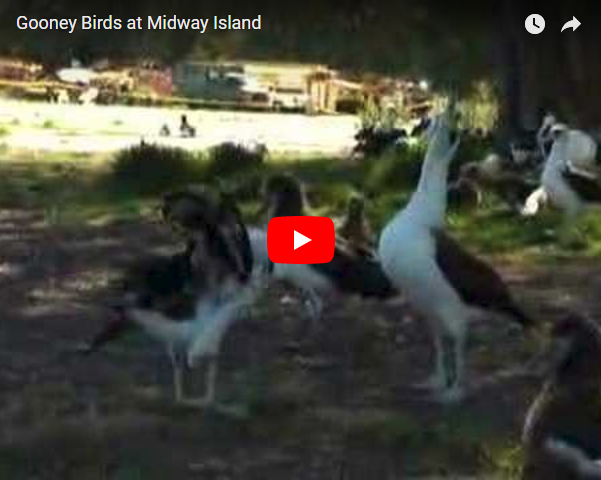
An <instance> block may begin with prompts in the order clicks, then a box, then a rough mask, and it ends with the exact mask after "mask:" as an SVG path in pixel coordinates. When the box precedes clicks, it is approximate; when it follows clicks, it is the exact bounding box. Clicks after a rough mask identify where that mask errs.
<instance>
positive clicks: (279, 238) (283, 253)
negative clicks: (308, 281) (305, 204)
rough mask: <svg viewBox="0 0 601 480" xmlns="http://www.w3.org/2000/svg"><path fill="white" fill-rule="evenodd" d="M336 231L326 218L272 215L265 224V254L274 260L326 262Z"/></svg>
mask: <svg viewBox="0 0 601 480" xmlns="http://www.w3.org/2000/svg"><path fill="white" fill-rule="evenodd" d="M335 240H336V234H335V232H334V222H333V221H332V219H331V218H328V217H308V216H303V217H275V218H272V219H271V220H270V222H269V225H268V226H267V253H268V254H269V260H271V261H272V262H274V263H328V262H331V261H332V258H334V246H335Z"/></svg>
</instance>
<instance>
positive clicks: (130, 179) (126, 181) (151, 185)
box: [107, 143, 203, 195]
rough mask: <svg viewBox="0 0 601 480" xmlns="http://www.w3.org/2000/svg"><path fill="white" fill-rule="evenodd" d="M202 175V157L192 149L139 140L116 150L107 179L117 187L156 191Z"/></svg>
mask: <svg viewBox="0 0 601 480" xmlns="http://www.w3.org/2000/svg"><path fill="white" fill-rule="evenodd" d="M202 178H203V175H202V165H201V161H200V160H199V158H198V157H197V156H195V155H193V154H191V153H190V152H188V151H186V150H183V149H181V148H172V147H164V146H158V145H152V144H147V143H140V144H139V145H136V146H133V147H130V148H127V149H125V150H121V151H120V152H118V153H117V155H116V156H115V160H114V162H113V163H112V165H111V169H110V173H109V175H108V178H107V183H108V185H109V186H110V187H112V188H114V189H115V190H117V191H128V192H132V193H136V194H140V195H153V194H160V193H163V192H165V191H166V190H169V189H172V188H178V187H181V186H183V185H186V184H188V183H195V182H198V181H199V180H201V179H202Z"/></svg>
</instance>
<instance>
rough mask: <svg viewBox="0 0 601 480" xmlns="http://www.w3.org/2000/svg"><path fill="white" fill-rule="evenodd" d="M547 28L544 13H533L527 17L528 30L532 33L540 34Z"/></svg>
mask: <svg viewBox="0 0 601 480" xmlns="http://www.w3.org/2000/svg"><path fill="white" fill-rule="evenodd" d="M544 29H545V19H544V18H543V16H542V15H538V14H536V13H533V14H532V15H528V16H527V17H526V31H527V32H528V33H531V34H532V35H538V34H539V33H541V32H542V31H543V30H544Z"/></svg>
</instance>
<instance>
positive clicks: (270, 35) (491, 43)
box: [0, 0, 601, 125]
mask: <svg viewBox="0 0 601 480" xmlns="http://www.w3.org/2000/svg"><path fill="white" fill-rule="evenodd" d="M599 10H601V6H600V5H599V4H598V2H596V1H594V0H574V1H571V2H548V1H542V0H535V1H531V2H522V1H520V0H490V1H486V0H480V1H475V0H472V1H467V0H463V1H459V0H457V1H444V0H386V1H385V0H379V1H378V0H371V1H370V0H356V1H353V2H347V1H344V2H343V1H342V0H331V1H329V2H327V1H323V0H322V1H320V0H304V1H300V2H284V1H282V0H277V1H276V0H253V1H246V2H239V1H235V0H219V1H218V0H204V1H202V2H190V1H188V0H171V1H169V2H165V1H159V0H132V1H125V2H124V1H122V0H119V1H116V0H108V1H103V2H100V1H99V0H94V2H81V1H80V0H62V1H60V0H54V1H53V0H30V1H29V2H15V1H14V0H0V19H1V22H0V50H3V51H4V53H6V52H12V53H17V54H21V55H27V56H31V57H35V58H38V59H43V60H44V61H45V62H46V63H48V62H57V63H60V62H65V61H66V60H68V58H69V57H70V56H76V57H78V58H81V59H83V60H89V59H93V58H96V57H101V56H110V57H112V58H114V59H116V58H125V59H132V58H136V59H139V58H153V59H157V60H163V61H167V62H173V61H175V60H177V59H178V58H181V57H184V56H186V55H188V54H191V53H192V54H194V55H195V56H197V57H200V58H210V59H217V58H234V57H235V58H258V59H260V58H270V59H274V58H277V59H284V60H295V61H296V60H303V61H319V62H325V63H328V64H331V65H333V66H336V67H343V68H347V69H351V70H362V71H366V70H367V71H378V72H384V73H409V74H412V75H425V76H427V77H428V78H429V79H430V80H433V81H434V82H435V83H436V82H439V83H448V82H450V81H451V82H453V83H456V84H461V85H463V86H469V85H470V83H471V81H472V80H480V79H482V78H489V79H491V78H492V79H495V80H496V81H497V83H498V86H499V87H501V91H502V92H504V94H505V95H504V96H503V98H504V100H505V101H506V104H505V116H504V117H505V119H507V120H508V121H509V123H510V124H519V123H522V124H523V123H526V124H528V123H535V117H536V115H537V113H538V110H540V109H541V108H544V107H547V108H549V107H550V108H554V109H555V110H559V111H560V113H561V114H563V115H564V116H565V117H568V118H567V119H569V120H573V121H576V123H580V124H582V125H599V124H601V95H597V89H598V85H601V66H600V65H601V64H600V63H599V62H598V59H599V58H601V42H600V41H599V40H600V38H599V37H600V35H599V33H597V32H598V30H599V29H598V28H597V24H598V21H597V20H598V19H600V18H601V15H600V14H599ZM533 12H538V13H540V14H542V15H543V16H544V17H545V19H546V21H547V28H546V30H545V32H543V34H541V35H537V36H533V35H529V34H527V33H526V31H525V29H524V19H525V18H526V16H527V15H529V14H531V13H533ZM21 14H22V15H28V16H32V17H37V18H41V17H44V16H46V17H77V16H81V15H92V14H96V15H98V16H103V15H104V16H107V15H108V14H112V15H114V16H116V17H119V18H129V17H137V16H142V17H143V19H144V20H145V19H146V16H148V15H161V14H166V15H173V14H177V15H178V16H181V17H211V16H213V15H227V14H232V15H235V16H240V17H254V16H256V15H258V14H261V15H262V20H263V21H262V30H261V31H260V32H257V31H250V32H248V31H243V32H240V31H238V32H232V31H229V32H226V31H218V32H210V33H209V34H206V33H205V34H203V35H200V34H198V33H190V32H185V31H148V30H143V31H127V30H121V31H115V32H110V33H104V32H98V31H81V30H77V32H76V33H73V34H68V33H65V32H43V33H42V32H39V31H38V32H30V31H19V30H18V29H17V28H16V26H15V19H16V17H17V16H18V15H21ZM573 15H575V16H576V17H577V18H578V19H579V20H580V21H582V22H583V26H582V27H581V28H580V29H579V30H577V31H576V32H564V33H563V34H561V33H560V28H561V25H563V23H564V22H565V21H567V20H569V19H570V18H571V17H572V16H573Z"/></svg>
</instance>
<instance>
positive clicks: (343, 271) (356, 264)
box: [311, 243, 397, 298]
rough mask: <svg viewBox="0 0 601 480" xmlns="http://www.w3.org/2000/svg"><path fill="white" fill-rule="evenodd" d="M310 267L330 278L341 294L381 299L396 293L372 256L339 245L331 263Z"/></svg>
mask: <svg viewBox="0 0 601 480" xmlns="http://www.w3.org/2000/svg"><path fill="white" fill-rule="evenodd" d="M311 267H312V268H314V269H315V270H316V271H318V272H320V273H322V274H324V275H326V276H327V277H329V278H331V279H332V281H333V282H334V284H335V285H336V286H337V288H338V289H340V290H341V291H343V292H348V293H357V294H360V295H363V296H375V297H382V298H386V297H391V296H394V295H396V293H397V292H396V289H395V288H394V286H393V285H392V283H391V282H390V280H389V279H388V277H387V276H386V275H385V274H384V271H383V270H382V266H381V265H380V262H379V261H377V260H376V259H375V257H374V256H368V255H362V254H358V253H356V252H353V251H352V250H351V249H349V248H347V247H346V246H344V245H343V244H340V243H338V244H337V245H336V249H335V251H334V258H333V259H332V261H331V262H329V263H319V264H314V265H311Z"/></svg>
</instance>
